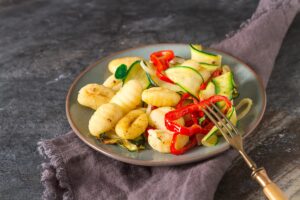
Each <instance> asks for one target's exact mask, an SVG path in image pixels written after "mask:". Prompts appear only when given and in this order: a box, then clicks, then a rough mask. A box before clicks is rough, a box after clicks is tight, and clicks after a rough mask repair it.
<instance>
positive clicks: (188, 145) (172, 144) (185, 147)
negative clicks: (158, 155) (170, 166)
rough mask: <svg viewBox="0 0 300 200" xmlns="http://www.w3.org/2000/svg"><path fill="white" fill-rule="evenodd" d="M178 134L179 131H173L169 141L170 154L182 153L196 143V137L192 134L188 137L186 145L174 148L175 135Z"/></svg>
mask: <svg viewBox="0 0 300 200" xmlns="http://www.w3.org/2000/svg"><path fill="white" fill-rule="evenodd" d="M178 134H179V133H174V135H173V138H172V141H171V147H170V151H171V153H172V154H175V155H180V154H183V153H184V152H186V151H187V150H189V149H191V148H192V147H194V146H195V145H196V144H197V139H196V137H195V136H194V135H193V136H192V137H190V142H189V143H188V144H187V145H185V146H184V147H182V148H181V149H176V147H175V144H176V141H177V135H178Z"/></svg>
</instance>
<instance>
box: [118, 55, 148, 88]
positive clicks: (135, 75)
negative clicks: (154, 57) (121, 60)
mask: <svg viewBox="0 0 300 200" xmlns="http://www.w3.org/2000/svg"><path fill="white" fill-rule="evenodd" d="M140 62H141V61H140V60H137V61H135V62H134V63H133V64H132V65H131V66H130V67H129V69H128V71H127V75H126V77H125V78H124V81H123V85H124V84H125V83H127V82H128V81H130V80H138V81H139V82H140V83H141V85H142V86H143V89H146V88H148V87H149V86H150V85H151V83H150V81H149V79H148V77H147V75H146V72H145V71H144V70H143V68H142V67H141V65H140Z"/></svg>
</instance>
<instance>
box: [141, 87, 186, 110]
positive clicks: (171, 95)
mask: <svg viewBox="0 0 300 200" xmlns="http://www.w3.org/2000/svg"><path fill="white" fill-rule="evenodd" d="M142 100H143V101H144V102H146V103H147V104H150V105H152V106H157V107H162V106H175V105H177V104H178V102H179V101H180V95H179V94H177V93H176V92H174V91H172V90H170V89H167V88H163V87H153V88H150V89H147V90H144V91H143V93H142Z"/></svg>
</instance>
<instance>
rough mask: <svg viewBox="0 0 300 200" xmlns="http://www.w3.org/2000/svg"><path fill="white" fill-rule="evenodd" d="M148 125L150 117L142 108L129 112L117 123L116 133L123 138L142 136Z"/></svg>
mask: <svg viewBox="0 0 300 200" xmlns="http://www.w3.org/2000/svg"><path fill="white" fill-rule="evenodd" d="M147 126H148V117H147V115H146V113H145V112H144V111H143V110H141V109H137V110H132V111H130V112H129V113H127V114H126V115H125V116H124V117H123V118H122V119H121V120H120V121H119V122H118V123H117V125H116V128H115V131H116V134H117V135H118V136H119V137H120V138H122V139H129V140H130V139H135V138H137V137H138V136H140V135H141V134H142V133H143V132H144V131H145V130H146V128H147Z"/></svg>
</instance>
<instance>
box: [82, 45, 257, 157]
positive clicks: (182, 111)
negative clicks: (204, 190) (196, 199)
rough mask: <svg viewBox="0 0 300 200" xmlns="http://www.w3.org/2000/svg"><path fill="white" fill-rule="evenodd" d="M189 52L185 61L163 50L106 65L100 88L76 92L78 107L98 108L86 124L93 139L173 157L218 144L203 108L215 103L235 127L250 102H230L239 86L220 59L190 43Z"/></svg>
mask: <svg viewBox="0 0 300 200" xmlns="http://www.w3.org/2000/svg"><path fill="white" fill-rule="evenodd" d="M190 49H191V57H189V58H182V57H179V56H176V55H175V53H174V52H173V51H172V50H161V51H157V52H153V53H151V54H150V55H149V59H146V58H141V57H138V56H135V57H123V58H117V59H114V60H112V61H110V63H109V64H108V70H109V71H110V72H111V73H112V74H111V75H110V76H109V77H108V78H107V79H106V80H105V81H104V83H103V85H99V84H96V83H94V84H88V85H86V86H84V87H83V88H81V89H80V91H79V94H78V103H79V104H81V105H83V106H86V107H89V108H92V109H94V110H96V111H95V112H94V113H93V115H92V116H91V118H90V120H89V126H88V128H89V131H90V133H91V135H93V136H95V137H97V138H98V139H99V140H101V141H102V142H103V143H104V144H118V145H120V146H122V147H124V148H126V149H127V150H129V151H140V150H143V149H145V148H146V147H147V146H149V147H148V148H152V149H153V150H155V151H158V152H161V153H172V154H174V155H180V154H183V153H185V152H186V151H188V150H190V149H192V148H196V146H200V145H202V146H206V147H211V146H215V145H217V144H218V141H219V138H220V137H221V135H220V133H219V130H218V128H217V127H216V126H215V125H214V124H213V122H212V121H211V120H210V119H209V118H207V117H206V116H205V114H204V112H203V111H202V109H205V108H206V106H210V105H211V104H215V105H216V106H218V107H219V108H220V110H222V112H223V113H224V114H225V115H226V116H227V118H228V119H229V120H230V121H231V122H232V123H233V124H234V125H237V123H238V120H240V119H241V118H242V117H244V116H245V115H246V114H247V113H248V112H249V110H250V109H251V105H252V100H251V99H249V98H245V99H243V100H241V101H240V104H239V105H235V104H234V101H233V99H234V98H236V97H237V96H238V95H239V93H238V88H237V85H236V84H235V81H234V74H233V72H232V71H231V69H230V66H228V65H224V64H223V63H222V56H221V55H217V54H214V53H211V52H208V51H206V50H204V49H203V48H202V46H201V45H190ZM237 110H239V112H238V113H239V114H237Z"/></svg>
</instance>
